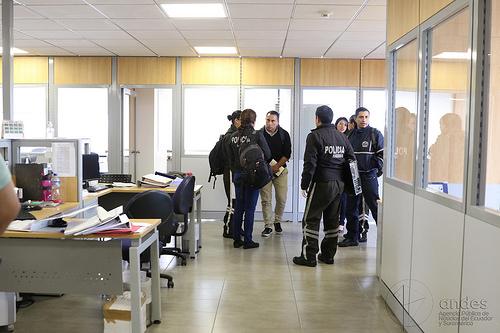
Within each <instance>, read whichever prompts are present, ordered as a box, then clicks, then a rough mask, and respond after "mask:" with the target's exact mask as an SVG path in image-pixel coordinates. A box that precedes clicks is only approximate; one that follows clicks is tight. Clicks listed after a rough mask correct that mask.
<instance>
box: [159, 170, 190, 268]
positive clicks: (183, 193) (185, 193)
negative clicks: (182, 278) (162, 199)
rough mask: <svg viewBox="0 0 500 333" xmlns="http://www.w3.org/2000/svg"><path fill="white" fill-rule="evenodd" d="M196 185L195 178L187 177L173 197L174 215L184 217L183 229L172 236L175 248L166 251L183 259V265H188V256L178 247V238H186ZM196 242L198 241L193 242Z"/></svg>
mask: <svg viewBox="0 0 500 333" xmlns="http://www.w3.org/2000/svg"><path fill="white" fill-rule="evenodd" d="M194 184H195V177H194V176H187V177H185V178H184V179H183V180H182V182H181V183H180V184H179V186H177V189H176V190H175V193H174V195H173V197H172V200H173V203H174V213H175V214H176V215H182V229H181V231H180V232H175V233H174V234H172V236H174V237H175V238H174V239H175V241H174V246H175V247H173V248H165V249H164V251H168V254H170V255H175V256H177V257H179V258H181V259H182V261H181V265H185V264H186V258H187V255H186V254H184V253H181V252H182V250H181V249H180V248H178V247H177V237H180V236H184V235H185V234H186V232H187V231H188V228H189V213H190V212H191V209H192V208H193V196H194ZM191 241H192V242H195V241H196V240H194V239H193V240H191Z"/></svg>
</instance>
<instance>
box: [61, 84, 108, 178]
mask: <svg viewBox="0 0 500 333" xmlns="http://www.w3.org/2000/svg"><path fill="white" fill-rule="evenodd" d="M57 134H58V136H59V137H65V138H89V139H90V149H91V151H92V152H95V153H97V154H99V156H100V157H101V158H100V159H99V162H100V168H101V170H100V171H101V172H107V170H108V164H107V155H108V89H107V88H58V89H57Z"/></svg>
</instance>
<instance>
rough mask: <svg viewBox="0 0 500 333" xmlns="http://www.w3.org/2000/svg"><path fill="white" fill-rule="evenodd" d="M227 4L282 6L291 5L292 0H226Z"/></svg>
mask: <svg viewBox="0 0 500 333" xmlns="http://www.w3.org/2000/svg"><path fill="white" fill-rule="evenodd" d="M227 2H228V3H259V4H269V3H275V4H283V3H289V4H292V3H293V0H227Z"/></svg>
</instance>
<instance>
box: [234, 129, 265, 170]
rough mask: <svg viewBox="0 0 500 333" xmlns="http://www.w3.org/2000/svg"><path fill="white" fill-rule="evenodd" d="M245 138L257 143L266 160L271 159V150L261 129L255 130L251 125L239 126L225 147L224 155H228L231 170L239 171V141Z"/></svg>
mask: <svg viewBox="0 0 500 333" xmlns="http://www.w3.org/2000/svg"><path fill="white" fill-rule="evenodd" d="M245 140H250V142H255V143H257V144H258V145H259V146H260V148H261V149H262V151H263V152H264V159H265V160H266V161H268V160H270V159H271V150H270V149H269V146H268V144H267V141H266V139H265V138H264V135H263V134H262V132H261V131H256V130H255V129H253V127H246V128H241V127H240V128H239V129H238V130H237V131H236V132H234V133H233V134H232V135H231V136H230V139H229V142H228V145H227V146H225V147H226V156H228V157H229V166H230V168H231V171H232V172H235V171H241V164H240V143H241V142H244V141H245Z"/></svg>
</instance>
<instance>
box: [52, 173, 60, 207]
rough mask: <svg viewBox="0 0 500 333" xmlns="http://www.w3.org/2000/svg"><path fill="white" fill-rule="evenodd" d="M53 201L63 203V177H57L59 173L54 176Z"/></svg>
mask: <svg viewBox="0 0 500 333" xmlns="http://www.w3.org/2000/svg"><path fill="white" fill-rule="evenodd" d="M52 201H53V202H55V203H61V202H62V198H61V179H60V178H59V177H57V174H54V175H53V176H52Z"/></svg>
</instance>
